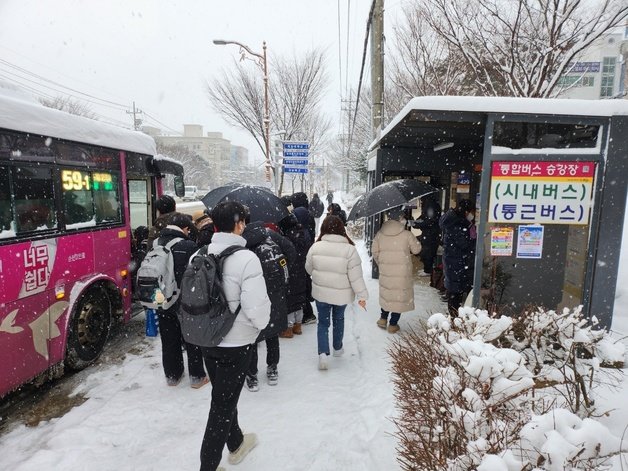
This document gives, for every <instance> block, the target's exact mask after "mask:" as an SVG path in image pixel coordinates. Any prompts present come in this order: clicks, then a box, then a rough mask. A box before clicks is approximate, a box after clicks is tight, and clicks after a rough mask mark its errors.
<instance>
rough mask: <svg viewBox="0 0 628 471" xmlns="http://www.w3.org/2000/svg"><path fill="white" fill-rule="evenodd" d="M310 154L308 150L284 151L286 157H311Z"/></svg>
mask: <svg viewBox="0 0 628 471" xmlns="http://www.w3.org/2000/svg"><path fill="white" fill-rule="evenodd" d="M309 155H310V153H309V151H307V150H296V151H295V150H284V151H283V156H284V157H309Z"/></svg>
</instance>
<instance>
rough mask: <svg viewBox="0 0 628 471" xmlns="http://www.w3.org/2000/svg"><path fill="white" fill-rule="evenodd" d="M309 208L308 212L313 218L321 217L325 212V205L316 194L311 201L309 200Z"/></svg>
mask: <svg viewBox="0 0 628 471" xmlns="http://www.w3.org/2000/svg"><path fill="white" fill-rule="evenodd" d="M309 210H310V214H311V215H312V217H314V218H319V217H321V216H322V215H323V213H324V212H325V205H324V204H323V202H322V201H321V199H320V198H319V197H318V195H314V196H313V197H312V201H310V207H309Z"/></svg>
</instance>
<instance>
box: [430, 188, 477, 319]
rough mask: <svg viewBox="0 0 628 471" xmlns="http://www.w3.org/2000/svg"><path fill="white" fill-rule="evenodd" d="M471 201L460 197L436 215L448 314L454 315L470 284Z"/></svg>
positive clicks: (472, 261) (472, 252) (472, 262)
mask: <svg viewBox="0 0 628 471" xmlns="http://www.w3.org/2000/svg"><path fill="white" fill-rule="evenodd" d="M474 218H475V205H474V204H473V203H472V202H471V201H470V200H461V201H460V202H459V203H458V206H457V207H456V208H450V209H449V210H448V211H447V212H446V213H445V214H443V215H442V217H441V218H440V222H439V225H440V228H441V230H442V231H443V249H444V255H443V266H444V269H445V288H447V307H448V308H449V313H450V314H451V315H452V316H457V315H458V308H459V307H460V306H461V305H462V300H463V298H464V295H465V294H466V293H468V292H469V291H470V290H471V287H472V285H473V270H474V266H475V243H476V237H477V234H476V232H475V225H474V224H473V221H474Z"/></svg>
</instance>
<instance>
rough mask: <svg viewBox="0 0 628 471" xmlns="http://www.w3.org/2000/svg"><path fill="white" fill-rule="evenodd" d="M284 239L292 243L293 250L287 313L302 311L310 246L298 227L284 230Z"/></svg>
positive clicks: (305, 299)
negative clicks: (306, 263) (306, 258)
mask: <svg viewBox="0 0 628 471" xmlns="http://www.w3.org/2000/svg"><path fill="white" fill-rule="evenodd" d="M284 235H285V236H286V238H287V239H288V240H289V241H290V242H292V245H293V247H294V250H295V255H296V256H295V261H294V263H293V264H292V265H291V266H289V270H290V290H289V296H288V312H295V311H298V310H299V309H303V306H305V303H306V302H307V301H308V277H309V275H308V274H307V272H306V271H305V257H306V256H307V252H308V250H310V247H311V246H312V243H311V242H310V238H309V235H308V234H307V232H306V231H305V230H304V229H303V228H302V227H301V226H300V225H296V226H292V227H289V228H286V230H284Z"/></svg>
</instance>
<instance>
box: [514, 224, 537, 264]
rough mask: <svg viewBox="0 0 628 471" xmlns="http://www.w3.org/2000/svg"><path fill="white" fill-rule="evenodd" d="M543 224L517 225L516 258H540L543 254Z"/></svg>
mask: <svg viewBox="0 0 628 471" xmlns="http://www.w3.org/2000/svg"><path fill="white" fill-rule="evenodd" d="M543 235H544V227H543V226H519V229H518V234H517V258H541V256H542V254H543Z"/></svg>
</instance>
